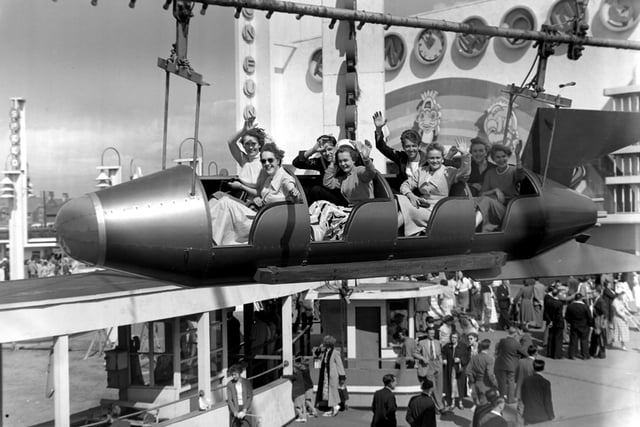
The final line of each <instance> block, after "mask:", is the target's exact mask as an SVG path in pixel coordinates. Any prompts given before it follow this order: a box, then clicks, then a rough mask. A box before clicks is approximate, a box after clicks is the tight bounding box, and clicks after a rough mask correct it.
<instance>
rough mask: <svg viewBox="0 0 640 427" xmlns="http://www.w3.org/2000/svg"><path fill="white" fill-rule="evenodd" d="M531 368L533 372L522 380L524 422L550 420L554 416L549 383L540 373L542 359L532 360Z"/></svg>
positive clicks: (542, 368) (533, 422)
mask: <svg viewBox="0 0 640 427" xmlns="http://www.w3.org/2000/svg"><path fill="white" fill-rule="evenodd" d="M533 370H534V371H535V373H534V374H533V375H531V376H530V377H527V378H525V379H524V381H523V382H522V393H521V399H522V404H523V406H524V412H523V418H524V423H525V424H535V423H541V422H544V421H550V420H552V419H553V418H554V417H555V414H554V413H553V402H552V400H551V383H550V382H549V381H547V380H546V379H545V378H544V377H543V376H542V375H540V372H542V371H543V370H544V360H536V361H534V362H533Z"/></svg>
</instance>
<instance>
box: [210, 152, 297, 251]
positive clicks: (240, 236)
mask: <svg viewBox="0 0 640 427" xmlns="http://www.w3.org/2000/svg"><path fill="white" fill-rule="evenodd" d="M283 158H284V151H282V150H280V149H278V147H277V146H276V145H275V144H274V143H272V142H269V143H266V144H264V146H263V147H262V153H260V162H261V164H262V170H261V171H260V174H259V175H258V179H257V184H256V189H255V192H256V196H255V197H254V198H253V199H252V200H251V202H250V203H249V206H247V205H246V204H244V203H242V202H241V201H239V200H238V199H235V198H232V197H222V198H221V199H219V200H216V199H211V201H210V202H209V212H210V214H211V228H212V234H213V241H214V243H215V244H216V245H238V244H243V243H247V242H248V240H249V232H250V231H251V224H252V223H253V220H254V219H255V217H256V213H257V210H258V209H260V208H261V207H263V206H265V205H266V204H268V203H274V202H281V201H285V200H288V201H292V202H297V201H298V200H299V198H300V192H299V191H298V189H297V188H296V184H295V180H294V179H293V177H292V176H291V175H289V174H288V173H287V172H286V171H285V170H284V169H283V168H282V167H281V164H282V159H283Z"/></svg>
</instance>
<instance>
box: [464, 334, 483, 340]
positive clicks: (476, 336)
mask: <svg viewBox="0 0 640 427" xmlns="http://www.w3.org/2000/svg"><path fill="white" fill-rule="evenodd" d="M469 337H475V339H476V341H477V340H478V339H480V337H479V336H478V334H476V333H475V332H469V333H468V334H467V338H469Z"/></svg>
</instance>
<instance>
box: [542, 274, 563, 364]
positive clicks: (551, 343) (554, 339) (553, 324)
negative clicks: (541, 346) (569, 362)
mask: <svg viewBox="0 0 640 427" xmlns="http://www.w3.org/2000/svg"><path fill="white" fill-rule="evenodd" d="M559 293H560V290H559V289H558V288H557V287H556V286H553V287H552V288H551V292H550V293H548V294H547V295H545V297H544V321H545V322H547V327H548V328H549V336H548V340H547V357H550V358H552V359H562V338H563V334H564V317H562V308H563V306H564V303H563V302H562V301H560V300H559V299H558V294H559Z"/></svg>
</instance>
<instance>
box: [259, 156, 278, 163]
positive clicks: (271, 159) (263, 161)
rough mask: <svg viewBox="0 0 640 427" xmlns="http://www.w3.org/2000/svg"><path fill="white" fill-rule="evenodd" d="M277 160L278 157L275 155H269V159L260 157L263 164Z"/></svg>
mask: <svg viewBox="0 0 640 427" xmlns="http://www.w3.org/2000/svg"><path fill="white" fill-rule="evenodd" d="M275 162H276V159H275V158H273V157H269V158H268V159H260V163H262V164H263V165H264V164H266V163H269V164H273V163H275Z"/></svg>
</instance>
